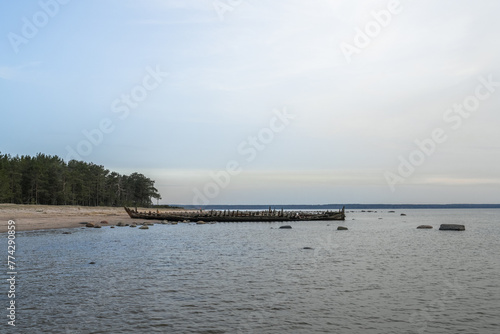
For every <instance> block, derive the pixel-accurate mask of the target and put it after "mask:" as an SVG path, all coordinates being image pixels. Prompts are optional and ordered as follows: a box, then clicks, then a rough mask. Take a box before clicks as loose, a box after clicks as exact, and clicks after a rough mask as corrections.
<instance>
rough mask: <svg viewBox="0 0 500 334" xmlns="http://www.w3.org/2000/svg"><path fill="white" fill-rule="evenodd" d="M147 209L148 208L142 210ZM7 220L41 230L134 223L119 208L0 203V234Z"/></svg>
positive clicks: (19, 228) (22, 228) (20, 227)
mask: <svg viewBox="0 0 500 334" xmlns="http://www.w3.org/2000/svg"><path fill="white" fill-rule="evenodd" d="M138 209H139V211H149V210H151V209H141V208H138ZM167 210H168V211H185V210H180V209H160V212H163V211H167ZM9 220H13V221H15V222H16V230H17V231H29V230H42V229H54V228H72V227H74V228H76V227H82V226H84V225H83V224H81V223H83V222H90V223H100V222H101V221H103V220H105V221H107V222H108V223H109V225H116V224H117V223H119V222H123V223H131V222H135V223H137V220H136V219H135V220H134V219H131V218H130V217H129V216H128V214H127V213H126V212H125V210H124V209H123V208H121V207H119V208H114V207H99V206H98V207H86V206H70V205H68V206H52V205H17V204H0V233H4V232H7V223H8V221H9Z"/></svg>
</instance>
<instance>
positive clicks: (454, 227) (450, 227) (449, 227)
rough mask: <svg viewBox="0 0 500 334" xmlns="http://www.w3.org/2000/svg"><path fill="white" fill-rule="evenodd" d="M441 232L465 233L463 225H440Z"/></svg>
mask: <svg viewBox="0 0 500 334" xmlns="http://www.w3.org/2000/svg"><path fill="white" fill-rule="evenodd" d="M439 230H441V231H465V225H460V224H441V226H439Z"/></svg>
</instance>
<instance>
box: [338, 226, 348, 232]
mask: <svg viewBox="0 0 500 334" xmlns="http://www.w3.org/2000/svg"><path fill="white" fill-rule="evenodd" d="M337 230H338V231H347V230H348V228H347V227H345V226H339V227H337Z"/></svg>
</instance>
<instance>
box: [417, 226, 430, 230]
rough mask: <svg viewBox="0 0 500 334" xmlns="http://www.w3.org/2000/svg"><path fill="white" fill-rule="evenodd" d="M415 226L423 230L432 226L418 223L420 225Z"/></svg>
mask: <svg viewBox="0 0 500 334" xmlns="http://www.w3.org/2000/svg"><path fill="white" fill-rule="evenodd" d="M417 228H418V229H421V230H423V229H431V228H432V226H431V225H420V226H418V227H417Z"/></svg>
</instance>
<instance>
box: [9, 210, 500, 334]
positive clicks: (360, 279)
mask: <svg viewBox="0 0 500 334" xmlns="http://www.w3.org/2000/svg"><path fill="white" fill-rule="evenodd" d="M401 212H405V213H406V214H407V216H400V213H401ZM380 218H382V219H380ZM353 219H354V220H353ZM442 223H460V224H465V225H466V231H464V232H456V231H438V228H439V225H440V224H442ZM421 224H429V225H433V226H434V229H432V230H417V229H416V227H417V226H418V225H421ZM280 225H283V223H237V224H236V223H219V224H210V225H193V224H179V225H155V226H153V227H150V229H149V230H137V228H135V229H134V228H130V227H117V228H115V229H110V228H109V227H105V228H102V229H71V230H52V231H37V232H19V233H17V238H16V245H17V249H16V257H17V263H16V264H17V271H18V277H17V284H18V285H17V288H16V306H17V310H16V311H17V314H16V316H17V318H16V328H15V331H12V332H18V333H398V334H399V333H492V334H493V333H498V332H499V328H500V321H499V317H498V315H499V314H500V279H499V274H500V262H499V259H500V243H499V240H500V210H473V209H470V210H397V212H396V213H389V212H387V210H384V211H378V212H371V213H368V212H365V213H362V212H359V211H357V212H355V213H350V212H349V213H347V219H346V221H345V222H297V223H291V224H290V225H292V227H293V229H291V230H283V229H281V230H280V229H278V227H279V226H280ZM338 225H343V226H347V227H348V228H349V230H348V231H337V230H336V227H337V226H338ZM64 231H70V232H72V234H62V232H64ZM2 239H3V243H2V245H4V246H2V247H3V248H4V249H5V254H6V253H7V244H6V235H5V234H4V235H3V236H2ZM304 247H311V248H313V249H304ZM5 258H6V256H5ZM90 262H95V264H90ZM2 266H3V268H6V259H2ZM4 277H5V275H3V276H2V278H4ZM2 281H4V282H5V280H2ZM7 288H8V287H7V284H5V286H4V290H6V289H7ZM0 300H1V302H2V304H3V305H7V296H6V294H5V293H2V295H1V298H0ZM4 310H5V308H4ZM4 312H5V314H7V313H6V311H4ZM2 318H3V319H4V322H5V324H1V325H0V331H2V330H5V329H6V328H7V327H8V326H7V320H5V319H6V316H2Z"/></svg>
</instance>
